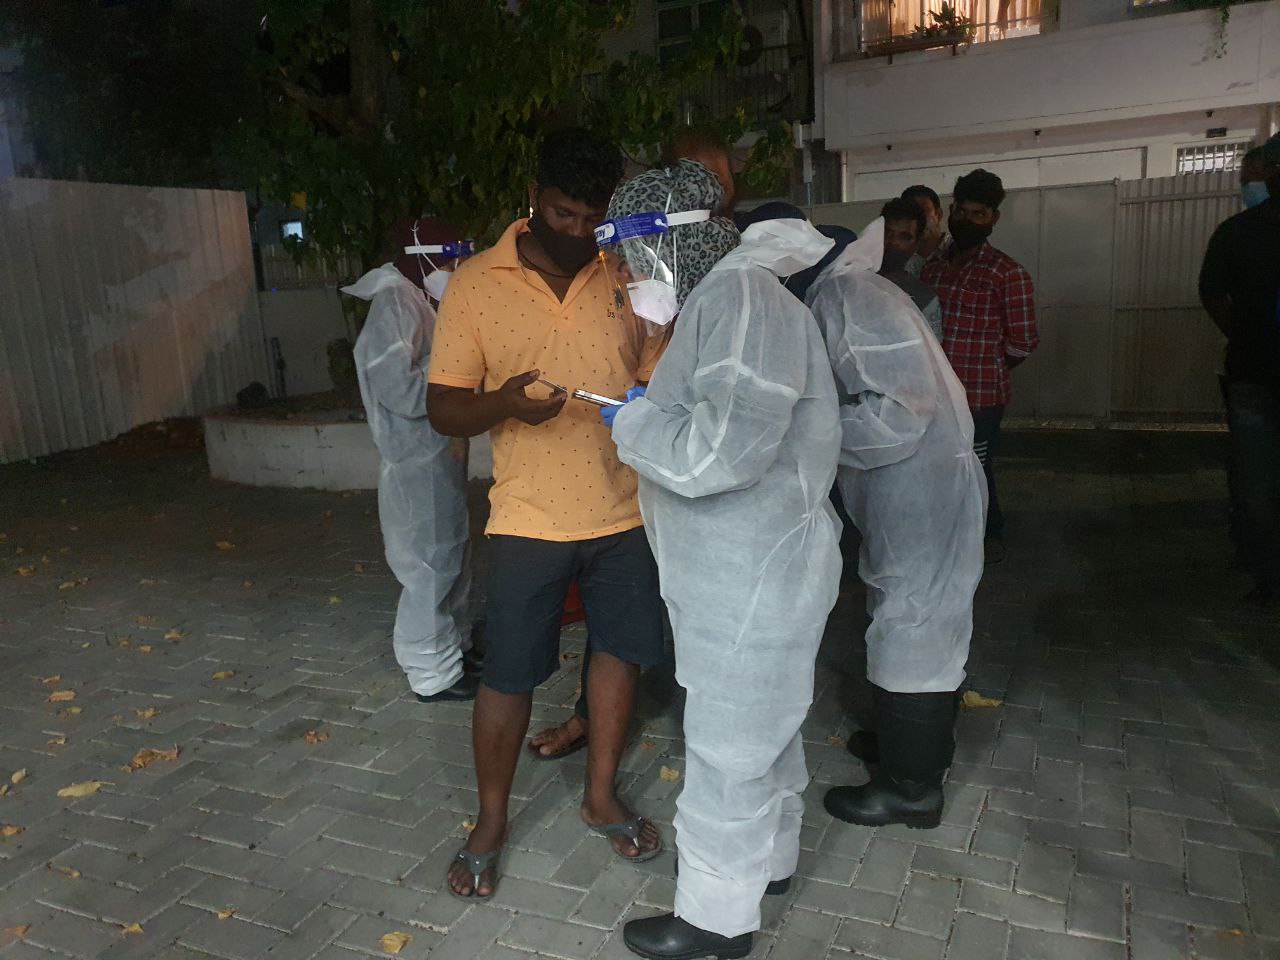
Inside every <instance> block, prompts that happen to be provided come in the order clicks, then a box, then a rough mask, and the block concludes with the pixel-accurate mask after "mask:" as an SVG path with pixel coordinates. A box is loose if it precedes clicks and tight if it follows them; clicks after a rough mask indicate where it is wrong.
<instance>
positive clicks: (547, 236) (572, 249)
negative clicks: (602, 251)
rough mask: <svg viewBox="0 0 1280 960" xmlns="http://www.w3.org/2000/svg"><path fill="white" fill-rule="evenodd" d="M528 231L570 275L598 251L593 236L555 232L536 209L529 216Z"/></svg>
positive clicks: (555, 262)
mask: <svg viewBox="0 0 1280 960" xmlns="http://www.w3.org/2000/svg"><path fill="white" fill-rule="evenodd" d="M529 232H530V233H532V234H533V238H534V239H535V240H537V241H538V245H539V246H541V247H542V249H543V250H544V251H545V252H546V254H547V256H548V257H550V258H551V262H552V263H554V264H555V265H556V266H557V267H559V268H560V269H561V270H563V271H564V272H565V273H567V274H568V275H570V276H576V275H577V273H578V271H579V270H581V269H582V268H583V267H585V266H586V265H587V264H588V263H590V262H591V261H592V260H594V259H595V256H596V254H597V253H598V252H599V249H598V248H597V247H596V238H595V237H594V236H591V237H570V236H566V235H565V234H563V233H557V232H556V231H555V230H552V229H551V227H550V226H548V224H547V221H545V220H543V219H542V214H541V213H538V212H537V211H536V210H535V211H534V213H533V216H531V217H530V218H529Z"/></svg>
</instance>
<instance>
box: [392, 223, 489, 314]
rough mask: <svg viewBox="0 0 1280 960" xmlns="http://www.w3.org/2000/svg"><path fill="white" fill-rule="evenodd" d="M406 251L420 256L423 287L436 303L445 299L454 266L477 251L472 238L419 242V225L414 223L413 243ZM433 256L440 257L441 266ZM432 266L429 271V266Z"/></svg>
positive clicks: (419, 266)
mask: <svg viewBox="0 0 1280 960" xmlns="http://www.w3.org/2000/svg"><path fill="white" fill-rule="evenodd" d="M404 252H405V253H407V254H412V255H415V256H417V258H418V270H419V272H420V273H421V274H422V288H423V289H424V290H426V292H427V296H429V297H430V298H431V299H432V300H434V301H435V302H436V303H439V302H440V301H441V300H442V299H444V290H445V287H446V286H447V285H448V283H449V277H450V275H451V274H452V272H453V269H454V267H456V266H457V265H458V263H459V262H460V261H462V260H465V259H466V258H467V257H469V256H471V254H473V253H474V252H475V250H474V243H473V241H471V240H457V241H453V242H450V243H419V242H418V225H417V223H415V224H414V225H413V243H411V244H410V245H409V246H407V247H405V248H404ZM432 256H435V257H437V258H438V259H439V261H440V264H441V266H437V265H436V261H435V260H432V259H431V258H432ZM428 267H429V268H430V270H429V271H428V269H427V268H428Z"/></svg>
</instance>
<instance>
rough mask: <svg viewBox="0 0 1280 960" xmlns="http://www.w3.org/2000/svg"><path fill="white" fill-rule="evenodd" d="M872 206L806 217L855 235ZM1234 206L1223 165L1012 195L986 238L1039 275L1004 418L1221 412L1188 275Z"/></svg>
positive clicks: (1213, 349)
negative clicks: (1031, 348) (1031, 332)
mask: <svg viewBox="0 0 1280 960" xmlns="http://www.w3.org/2000/svg"><path fill="white" fill-rule="evenodd" d="M943 202H944V205H945V203H946V199H945V198H944V201H943ZM880 205H881V202H880V201H875V202H865V201H864V202H859V203H847V204H832V205H829V206H824V207H816V208H814V210H813V211H812V216H813V219H814V222H815V223H838V224H842V225H845V226H849V227H852V228H854V229H855V230H860V229H862V228H863V227H864V226H866V224H867V223H868V222H870V221H871V220H872V219H873V218H874V217H875V216H876V215H877V213H878V212H879V209H880ZM1239 210H1240V198H1239V193H1238V191H1237V188H1236V179H1235V174H1231V173H1206V174H1194V175H1191V176H1182V177H1168V178H1162V179H1152V180H1134V181H1116V182H1113V183H1092V184H1077V185H1070V186H1056V187H1041V188H1038V189H1031V190H1015V191H1011V192H1010V194H1009V197H1008V199H1007V200H1006V201H1005V204H1004V206H1003V207H1002V208H1001V219H1000V223H999V224H998V225H997V227H996V232H995V235H994V236H993V237H992V241H993V242H994V243H995V244H996V246H998V247H999V248H1000V249H1002V250H1004V251H1006V252H1007V253H1009V254H1010V255H1011V256H1013V257H1015V258H1016V259H1017V260H1018V261H1019V262H1020V263H1022V264H1023V266H1025V267H1026V268H1027V270H1028V271H1030V273H1031V275H1032V278H1033V279H1034V280H1035V283H1036V306H1037V310H1038V312H1039V319H1040V333H1041V346H1040V349H1039V350H1038V351H1037V352H1036V354H1035V356H1034V357H1033V358H1032V359H1031V360H1030V361H1029V362H1028V363H1027V364H1026V365H1025V366H1023V367H1020V368H1019V369H1018V372H1017V373H1016V374H1015V375H1014V399H1013V402H1012V404H1011V406H1010V410H1009V412H1010V414H1011V415H1013V416H1019V417H1032V418H1036V419H1049V420H1052V419H1090V420H1099V421H1104V420H1115V421H1132V420H1156V421H1203V420H1209V419H1213V418H1215V417H1217V416H1219V415H1220V413H1221V407H1222V402H1221V397H1220V394H1219V390H1218V384H1217V371H1218V368H1219V366H1220V364H1221V360H1222V347H1223V340H1222V336H1221V335H1220V334H1219V333H1218V331H1217V329H1216V328H1215V327H1214V326H1213V324H1212V323H1211V322H1210V321H1209V318H1208V316H1206V315H1205V313H1204V311H1203V310H1202V309H1201V307H1200V301H1199V296H1198V294H1197V291H1196V283H1197V278H1198V276H1199V273H1200V261H1201V259H1202V258H1203V256H1204V249H1205V246H1206V245H1207V244H1208V241H1209V236H1210V234H1211V233H1212V232H1213V230H1214V228H1215V227H1216V226H1217V225H1218V224H1219V223H1220V222H1221V221H1223V220H1225V219H1226V218H1227V217H1229V216H1231V215H1232V214H1234V213H1237V212H1238V211H1239Z"/></svg>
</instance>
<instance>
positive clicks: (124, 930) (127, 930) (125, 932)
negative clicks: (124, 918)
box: [120, 923, 142, 937]
mask: <svg viewBox="0 0 1280 960" xmlns="http://www.w3.org/2000/svg"><path fill="white" fill-rule="evenodd" d="M141 933H142V924H140V923H131V924H129V925H128V926H127V927H121V928H120V936H122V937H127V936H129V934H133V935H135V936H137V935H139V934H141Z"/></svg>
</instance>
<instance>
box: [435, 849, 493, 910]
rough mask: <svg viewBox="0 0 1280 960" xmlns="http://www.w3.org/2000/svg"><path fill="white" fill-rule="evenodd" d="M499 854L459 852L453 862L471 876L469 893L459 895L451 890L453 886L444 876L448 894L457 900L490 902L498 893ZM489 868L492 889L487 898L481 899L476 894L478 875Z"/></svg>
mask: <svg viewBox="0 0 1280 960" xmlns="http://www.w3.org/2000/svg"><path fill="white" fill-rule="evenodd" d="M501 852H502V851H501V850H494V851H492V852H490V853H472V852H470V851H469V850H459V851H458V854H457V856H455V857H454V858H453V862H454V863H460V864H462V865H463V866H464V867H466V868H467V872H468V873H470V874H471V892H470V893H467V894H463V893H459V892H458V891H457V890H455V889H453V884H452V883H449V878H448V876H446V877H445V884H446V885H447V886H448V887H449V893H450V894H451V895H452V896H453V897H454V898H455V899H458V900H471V901H475V900H492V899H493V895H494V894H495V893H497V892H498V881H499V880H500V879H501V874H499V873H498V854H500V853H501ZM490 867H492V868H493V883H492V884H491V886H492V889H491V890H490V892H489V895H488V896H485V897H482V896H480V894H479V893H478V892H477V891H478V890H479V889H480V875H481V874H482V873H484V872H485V871H486V870H488V869H489V868H490Z"/></svg>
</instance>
